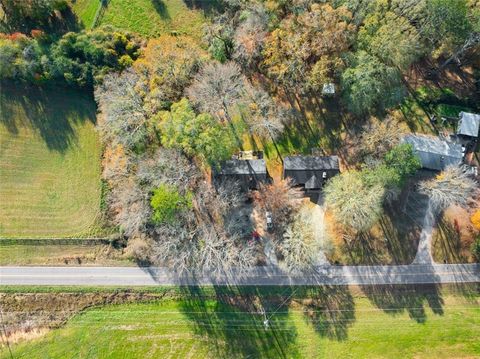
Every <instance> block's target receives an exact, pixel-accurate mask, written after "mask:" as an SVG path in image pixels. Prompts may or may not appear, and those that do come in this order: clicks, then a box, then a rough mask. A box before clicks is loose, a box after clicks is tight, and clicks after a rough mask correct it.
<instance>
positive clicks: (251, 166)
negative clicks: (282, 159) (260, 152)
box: [219, 159, 267, 175]
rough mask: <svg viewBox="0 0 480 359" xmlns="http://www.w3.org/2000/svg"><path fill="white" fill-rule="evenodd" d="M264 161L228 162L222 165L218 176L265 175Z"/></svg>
mask: <svg viewBox="0 0 480 359" xmlns="http://www.w3.org/2000/svg"><path fill="white" fill-rule="evenodd" d="M266 173H267V166H266V164H265V160H263V159H262V160H228V161H225V162H224V163H222V166H221V169H220V171H219V174H223V175H248V174H266Z"/></svg>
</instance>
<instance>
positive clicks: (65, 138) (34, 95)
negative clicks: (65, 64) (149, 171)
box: [0, 84, 101, 238]
mask: <svg viewBox="0 0 480 359" xmlns="http://www.w3.org/2000/svg"><path fill="white" fill-rule="evenodd" d="M0 109H1V112H0V237H9V238H12V237H16V238H19V237H30V238H34V237H69V236H87V235H91V234H93V233H94V232H95V231H97V228H96V221H97V219H98V216H99V212H100V196H101V189H100V187H101V182H100V170H101V168H100V155H101V146H100V142H99V138H98V135H97V133H96V131H95V119H96V117H95V113H96V109H95V103H94V101H93V99H92V98H91V97H89V96H87V95H86V94H84V93H83V92H78V91H73V90H69V89H66V88H51V89H46V88H45V89H42V88H38V87H26V86H20V85H18V86H17V85H13V84H2V91H1V92H0Z"/></svg>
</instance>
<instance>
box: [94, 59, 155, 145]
mask: <svg viewBox="0 0 480 359" xmlns="http://www.w3.org/2000/svg"><path fill="white" fill-rule="evenodd" d="M142 86H143V85H142V82H141V81H140V77H139V76H138V74H137V73H136V72H135V71H134V70H133V69H131V68H130V69H127V70H125V71H124V72H122V73H120V74H119V73H111V74H109V75H107V76H105V79H104V81H103V83H102V84H101V85H100V86H97V87H96V89H95V99H96V101H97V103H98V107H99V109H100V112H101V113H102V116H100V120H101V121H99V123H98V128H99V130H100V133H101V134H102V137H103V139H104V142H105V143H108V142H113V143H119V144H121V145H123V146H124V147H125V149H132V148H134V147H135V146H138V145H141V144H142V143H143V142H144V141H145V138H146V136H147V129H146V120H147V117H146V113H145V110H144V108H143V97H142V95H141V92H142V90H145V89H141V88H139V87H142Z"/></svg>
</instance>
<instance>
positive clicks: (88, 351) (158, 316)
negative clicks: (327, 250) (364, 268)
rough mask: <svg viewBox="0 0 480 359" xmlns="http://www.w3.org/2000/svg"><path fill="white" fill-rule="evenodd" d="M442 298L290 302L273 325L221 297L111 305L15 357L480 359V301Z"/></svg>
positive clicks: (21, 348)
mask: <svg viewBox="0 0 480 359" xmlns="http://www.w3.org/2000/svg"><path fill="white" fill-rule="evenodd" d="M442 300H443V303H442V308H438V307H435V306H432V308H429V305H428V304H427V303H423V302H418V303H417V307H411V308H409V309H404V310H401V309H400V308H397V310H394V309H393V308H391V309H390V311H389V310H388V309H387V310H383V309H379V308H378V307H377V306H375V305H373V304H372V302H371V301H370V300H369V299H368V298H366V297H356V298H354V299H353V302H352V305H353V307H352V308H350V309H348V310H347V309H343V310H342V309H341V308H338V307H333V308H325V307H323V308H322V307H319V308H316V311H314V313H317V315H316V316H314V317H315V318H316V320H310V319H309V317H308V316H306V315H305V314H304V312H303V311H302V309H301V308H300V307H296V306H295V305H291V306H290V307H287V308H283V309H281V310H279V311H276V310H275V309H271V310H267V315H268V316H269V318H270V327H269V328H268V329H265V327H264V325H263V320H264V316H263V315H262V314H254V313H252V312H250V313H249V312H242V311H241V310H240V309H239V307H236V308H235V307H233V306H229V305H226V304H220V303H219V302H216V301H195V300H191V301H165V302H156V303H148V304H126V305H116V306H107V307H103V308H96V309H92V310H88V311H86V312H84V313H83V314H79V315H77V316H76V317H74V318H73V319H72V320H71V321H69V322H68V323H67V324H66V326H65V327H63V328H61V329H56V330H53V331H52V332H50V333H48V334H47V335H46V336H45V337H43V338H41V339H36V340H34V341H32V342H29V343H23V344H17V345H14V346H13V348H12V351H13V357H14V358H102V359H103V358H129V359H130V358H142V359H146V358H401V359H405V358H478V357H479V356H480V341H479V340H478V334H479V332H480V307H479V302H478V296H477V297H476V298H475V299H472V298H470V299H469V300H467V299H465V298H463V297H457V296H453V295H449V296H444V297H443V298H442ZM434 312H435V313H437V314H435V313H434ZM420 317H421V319H420ZM2 354H3V356H2V357H3V358H8V357H9V353H8V351H6V350H4V351H3V352H2Z"/></svg>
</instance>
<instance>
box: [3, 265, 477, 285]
mask: <svg viewBox="0 0 480 359" xmlns="http://www.w3.org/2000/svg"><path fill="white" fill-rule="evenodd" d="M472 282H480V264H412V265H404V266H321V267H317V270H316V272H315V273H311V274H302V275H289V274H286V273H285V272H283V271H281V270H280V269H278V268H277V267H257V268H255V269H253V270H252V271H250V272H249V273H247V274H245V275H239V274H238V273H235V272H234V271H233V272H230V273H228V274H224V275H220V276H213V275H208V274H204V275H200V276H197V277H182V276H179V275H178V274H176V273H174V272H172V271H170V270H167V269H165V268H154V267H146V268H139V267H0V284H1V285H101V286H103V285H111V286H153V285H196V284H198V285H209V284H215V285H346V284H350V285H378V284H425V283H472Z"/></svg>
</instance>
